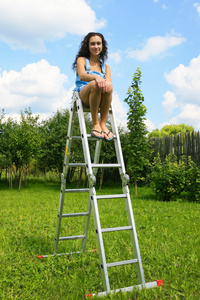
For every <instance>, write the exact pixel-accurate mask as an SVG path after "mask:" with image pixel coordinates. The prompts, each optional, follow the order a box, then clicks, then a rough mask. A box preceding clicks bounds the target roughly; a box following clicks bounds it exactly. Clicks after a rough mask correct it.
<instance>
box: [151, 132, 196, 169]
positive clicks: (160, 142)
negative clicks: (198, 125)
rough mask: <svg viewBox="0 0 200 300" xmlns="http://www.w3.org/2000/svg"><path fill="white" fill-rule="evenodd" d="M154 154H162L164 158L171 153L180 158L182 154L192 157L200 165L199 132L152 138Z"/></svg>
mask: <svg viewBox="0 0 200 300" xmlns="http://www.w3.org/2000/svg"><path fill="white" fill-rule="evenodd" d="M151 141H152V148H153V155H154V156H156V155H157V153H159V154H160V157H161V159H162V160H164V159H165V157H166V155H168V154H169V153H171V154H172V155H176V156H177V159H178V160H179V159H180V158H181V156H185V157H186V158H187V159H188V157H189V156H190V157H191V159H192V160H193V161H194V162H195V163H196V164H197V165H200V138H199V131H198V132H194V131H192V132H188V133H180V134H178V135H174V136H173V135H168V136H165V137H162V138H156V137H155V138H152V139H151Z"/></svg>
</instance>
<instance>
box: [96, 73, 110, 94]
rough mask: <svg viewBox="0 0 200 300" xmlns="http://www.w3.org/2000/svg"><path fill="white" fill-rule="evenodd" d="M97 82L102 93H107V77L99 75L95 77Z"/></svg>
mask: <svg viewBox="0 0 200 300" xmlns="http://www.w3.org/2000/svg"><path fill="white" fill-rule="evenodd" d="M95 81H96V84H97V86H98V88H99V89H100V91H101V92H102V93H106V92H107V82H106V79H104V78H102V77H101V76H97V77H96V78H95Z"/></svg>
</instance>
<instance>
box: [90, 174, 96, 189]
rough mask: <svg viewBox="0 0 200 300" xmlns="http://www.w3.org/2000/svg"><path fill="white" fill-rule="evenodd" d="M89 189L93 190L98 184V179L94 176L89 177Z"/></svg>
mask: <svg viewBox="0 0 200 300" xmlns="http://www.w3.org/2000/svg"><path fill="white" fill-rule="evenodd" d="M88 182H89V187H90V188H93V187H94V186H95V184H96V177H95V176H94V175H93V174H89V175H88Z"/></svg>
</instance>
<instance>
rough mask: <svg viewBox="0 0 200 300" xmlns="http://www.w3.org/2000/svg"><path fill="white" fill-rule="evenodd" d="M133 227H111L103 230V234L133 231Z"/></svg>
mask: <svg viewBox="0 0 200 300" xmlns="http://www.w3.org/2000/svg"><path fill="white" fill-rule="evenodd" d="M131 229H133V226H123V227H111V228H104V229H101V232H112V231H121V230H131Z"/></svg>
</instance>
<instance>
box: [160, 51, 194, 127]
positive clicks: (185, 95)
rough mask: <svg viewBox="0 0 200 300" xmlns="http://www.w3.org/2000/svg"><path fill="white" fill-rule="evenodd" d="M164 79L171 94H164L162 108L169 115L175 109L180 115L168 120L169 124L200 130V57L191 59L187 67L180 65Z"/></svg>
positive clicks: (168, 92)
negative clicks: (184, 125) (168, 85)
mask: <svg viewBox="0 0 200 300" xmlns="http://www.w3.org/2000/svg"><path fill="white" fill-rule="evenodd" d="M165 78H166V80H167V81H168V83H169V84H171V86H172V88H173V92H171V91H167V92H166V93H165V94H164V98H165V100H164V101H163V107H164V109H165V111H167V110H168V112H169V113H171V112H172V110H173V109H174V108H176V107H178V108H179V109H180V113H179V114H178V115H176V116H174V117H173V118H171V119H170V121H169V122H170V124H179V123H185V124H187V125H192V126H193V127H194V128H195V130H200V55H199V56H198V57H197V58H193V59H192V60H191V61H190V63H189V66H184V65H183V64H180V65H179V66H178V67H177V68H175V69H174V70H172V71H171V72H170V73H168V74H165Z"/></svg>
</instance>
